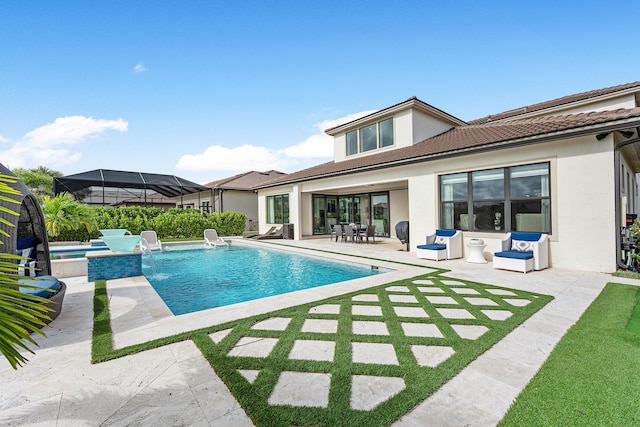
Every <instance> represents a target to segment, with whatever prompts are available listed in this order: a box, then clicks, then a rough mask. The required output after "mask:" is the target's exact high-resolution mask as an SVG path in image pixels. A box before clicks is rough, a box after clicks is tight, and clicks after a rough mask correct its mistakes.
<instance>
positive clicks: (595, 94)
mask: <svg viewBox="0 0 640 427" xmlns="http://www.w3.org/2000/svg"><path fill="white" fill-rule="evenodd" d="M638 88H640V82H633V83H626V84H623V85H618V86H611V87H607V88H603V89H596V90H590V91H588V92H581V93H576V94H574V95H568V96H563V97H561V98H556V99H552V100H550V101H545V102H540V103H537V104H532V105H528V106H526V107H520V108H515V109H513V110H508V111H504V112H502V113H498V114H491V115H488V116H486V117H482V118H479V119H475V120H471V121H469V124H470V125H477V124H482V123H489V122H492V121H497V120H504V119H509V118H515V117H517V116H520V115H523V114H530V113H533V112H537V111H542V110H547V109H551V108H555V107H560V106H563V105H567V104H573V103H576V102H580V101H586V100H595V99H596V98H599V97H605V96H608V95H612V94H623V93H625V92H629V93H631V92H637V90H638Z"/></svg>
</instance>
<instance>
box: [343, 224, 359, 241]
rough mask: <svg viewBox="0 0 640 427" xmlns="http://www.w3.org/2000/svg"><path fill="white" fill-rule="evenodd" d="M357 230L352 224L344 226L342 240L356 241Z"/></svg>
mask: <svg viewBox="0 0 640 427" xmlns="http://www.w3.org/2000/svg"><path fill="white" fill-rule="evenodd" d="M355 239H356V232H355V230H354V228H353V227H352V226H350V225H345V226H344V231H343V232H342V242H343V243H344V242H346V241H349V240H351V243H353V242H355Z"/></svg>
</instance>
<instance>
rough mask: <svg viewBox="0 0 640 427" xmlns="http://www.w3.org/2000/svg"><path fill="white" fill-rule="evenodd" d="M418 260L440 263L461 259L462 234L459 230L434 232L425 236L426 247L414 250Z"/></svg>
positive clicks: (422, 246)
mask: <svg viewBox="0 0 640 427" xmlns="http://www.w3.org/2000/svg"><path fill="white" fill-rule="evenodd" d="M416 252H417V256H418V258H425V259H432V260H435V261H440V260H442V259H456V258H462V232H461V231H460V230H436V232H435V233H434V234H431V235H429V236H427V244H426V245H418V247H417V248H416Z"/></svg>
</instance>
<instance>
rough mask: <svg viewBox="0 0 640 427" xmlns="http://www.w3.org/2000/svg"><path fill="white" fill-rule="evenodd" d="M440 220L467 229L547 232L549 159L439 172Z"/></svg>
mask: <svg viewBox="0 0 640 427" xmlns="http://www.w3.org/2000/svg"><path fill="white" fill-rule="evenodd" d="M440 224H441V227H443V228H450V229H458V230H470V231H500V232H504V231H538V232H544V233H550V232H551V196H550V183H549V163H538V164H533V165H523V166H515V167H509V168H500V169H489V170H481V171H473V172H464V173H456V174H450V175H443V176H441V177H440Z"/></svg>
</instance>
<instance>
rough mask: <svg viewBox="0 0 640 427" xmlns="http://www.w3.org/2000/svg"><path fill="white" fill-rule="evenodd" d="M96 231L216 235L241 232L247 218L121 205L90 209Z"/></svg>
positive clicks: (77, 233)
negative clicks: (211, 231) (213, 232)
mask: <svg viewBox="0 0 640 427" xmlns="http://www.w3.org/2000/svg"><path fill="white" fill-rule="evenodd" d="M91 210H92V211H93V213H94V215H95V217H96V222H97V224H98V230H100V229H105V228H124V229H127V230H129V231H130V232H131V234H140V232H141V231H144V230H155V232H156V233H157V234H158V238H159V239H163V238H194V239H202V238H203V235H204V230H205V229H207V228H215V229H216V230H217V231H218V234H219V235H220V236H238V235H242V232H243V231H244V229H245V224H246V220H247V217H246V215H245V214H244V213H239V212H223V213H212V214H206V213H205V214H203V213H200V211H198V210H194V209H180V208H172V209H169V210H166V211H165V210H164V209H160V208H144V207H123V208H92V209H91ZM100 236H101V234H100V231H97V230H96V231H92V232H88V231H87V230H86V229H79V230H65V231H62V232H61V233H60V234H59V235H58V236H56V237H51V236H50V237H49V240H50V241H73V242H88V241H89V240H91V239H98V238H100Z"/></svg>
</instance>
